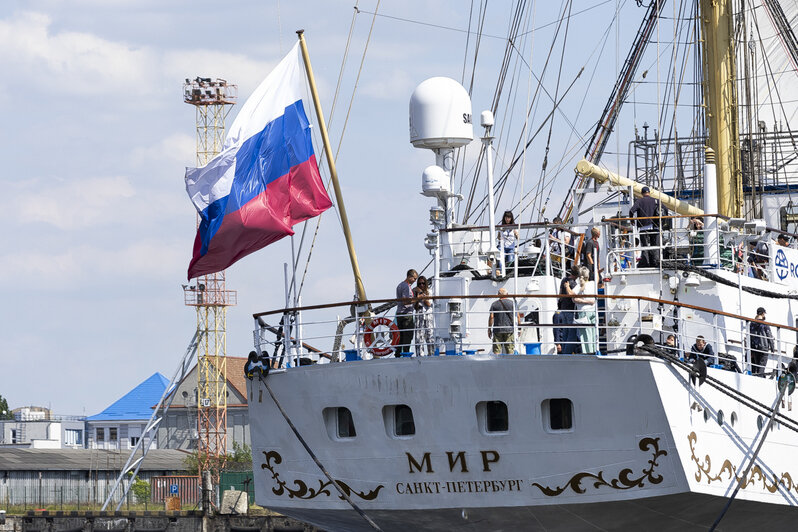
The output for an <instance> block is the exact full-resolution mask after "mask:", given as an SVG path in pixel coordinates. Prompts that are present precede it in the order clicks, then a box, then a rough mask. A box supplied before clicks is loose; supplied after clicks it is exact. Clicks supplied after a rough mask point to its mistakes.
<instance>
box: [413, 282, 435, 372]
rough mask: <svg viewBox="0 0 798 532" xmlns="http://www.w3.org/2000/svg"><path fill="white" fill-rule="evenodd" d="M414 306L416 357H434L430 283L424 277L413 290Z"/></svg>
mask: <svg viewBox="0 0 798 532" xmlns="http://www.w3.org/2000/svg"><path fill="white" fill-rule="evenodd" d="M413 297H414V298H415V300H416V302H415V303H414V304H413V308H414V309H415V314H416V356H417V357H423V356H432V355H434V354H435V353H434V351H435V344H434V341H435V337H434V335H433V327H434V323H433V318H432V300H430V299H429V281H427V278H426V277H424V276H423V275H422V276H420V277H419V278H418V280H417V281H416V287H415V288H414V289H413Z"/></svg>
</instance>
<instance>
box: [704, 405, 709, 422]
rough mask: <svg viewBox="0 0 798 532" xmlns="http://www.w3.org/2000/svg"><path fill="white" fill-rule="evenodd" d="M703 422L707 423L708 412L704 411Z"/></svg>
mask: <svg viewBox="0 0 798 532" xmlns="http://www.w3.org/2000/svg"><path fill="white" fill-rule="evenodd" d="M704 421H705V422H706V421H709V410H707V409H706V408H705V409H704Z"/></svg>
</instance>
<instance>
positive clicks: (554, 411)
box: [549, 399, 574, 430]
mask: <svg viewBox="0 0 798 532" xmlns="http://www.w3.org/2000/svg"><path fill="white" fill-rule="evenodd" d="M549 423H550V427H551V430H569V429H571V428H573V426H574V404H573V403H572V402H571V400H570V399H549Z"/></svg>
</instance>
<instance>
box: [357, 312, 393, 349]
mask: <svg viewBox="0 0 798 532" xmlns="http://www.w3.org/2000/svg"><path fill="white" fill-rule="evenodd" d="M363 341H364V342H366V347H368V349H369V351H370V352H371V354H372V355H374V356H375V357H384V356H385V355H390V354H391V353H393V352H394V346H395V345H398V344H399V328H398V327H397V326H396V324H395V323H394V322H393V321H392V320H390V319H388V318H374V319H372V320H371V323H369V324H368V325H367V326H366V329H365V331H364V332H363Z"/></svg>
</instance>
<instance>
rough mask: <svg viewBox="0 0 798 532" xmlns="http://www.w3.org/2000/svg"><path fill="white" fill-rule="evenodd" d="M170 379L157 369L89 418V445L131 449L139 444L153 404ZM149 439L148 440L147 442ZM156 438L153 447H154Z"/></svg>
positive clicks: (156, 402) (87, 419) (87, 422)
mask: <svg viewBox="0 0 798 532" xmlns="http://www.w3.org/2000/svg"><path fill="white" fill-rule="evenodd" d="M168 385H169V380H168V379H167V378H166V377H164V376H163V375H161V374H160V373H155V374H153V375H152V376H151V377H149V378H148V379H146V380H145V381H144V382H142V383H141V384H139V385H138V386H136V387H135V388H133V389H132V390H130V391H129V392H128V393H126V394H125V395H124V396H122V397H121V398H120V399H118V400H117V401H116V402H114V403H113V404H112V405H110V406H109V407H108V408H106V409H105V410H103V411H102V412H100V413H99V414H95V415H93V416H89V417H87V418H86V427H87V431H86V432H87V438H86V439H87V442H86V443H87V447H88V448H89V449H132V448H133V447H135V446H136V444H137V443H138V441H139V439H140V438H141V434H142V432H143V431H144V428H145V427H146V425H147V422H148V421H149V420H150V417H151V416H152V412H153V408H154V407H155V406H156V405H157V404H158V401H159V400H160V398H161V396H162V395H163V392H164V390H166V387H167V386H168ZM144 443H146V442H144ZM156 446H157V442H153V446H152V447H151V448H153V449H154V448H155V447H156Z"/></svg>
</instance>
